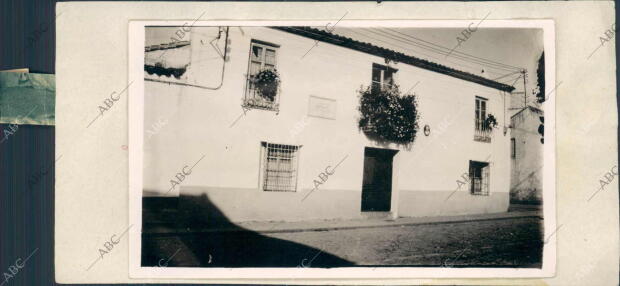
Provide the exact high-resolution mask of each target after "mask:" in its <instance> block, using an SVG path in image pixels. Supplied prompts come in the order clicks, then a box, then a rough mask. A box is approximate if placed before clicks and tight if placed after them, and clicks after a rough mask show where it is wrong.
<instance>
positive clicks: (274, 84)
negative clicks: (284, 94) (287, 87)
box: [251, 69, 280, 101]
mask: <svg viewBox="0 0 620 286" xmlns="http://www.w3.org/2000/svg"><path fill="white" fill-rule="evenodd" d="M251 81H252V84H253V85H254V88H256V92H257V93H258V95H260V96H261V97H263V98H265V99H267V100H269V101H274V100H275V98H276V94H277V92H278V85H279V83H280V75H279V74H278V71H277V70H275V69H274V70H269V69H264V70H261V71H260V72H258V73H257V74H255V75H254V76H252V78H251Z"/></svg>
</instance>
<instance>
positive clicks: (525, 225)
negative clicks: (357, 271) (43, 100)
mask: <svg viewBox="0 0 620 286" xmlns="http://www.w3.org/2000/svg"><path fill="white" fill-rule="evenodd" d="M542 236H543V220H541V219H539V218H536V217H526V218H510V219H497V220H485V221H472V222H458V223H436V224H421V225H404V226H389V227H376V228H355V229H341V230H324V231H298V232H274V233H256V232H251V231H242V232H212V233H185V234H179V235H166V236H149V235H145V236H144V238H145V240H144V245H143V247H144V248H145V249H148V250H147V251H143V252H142V253H143V254H144V253H151V254H152V255H147V256H143V264H144V265H154V266H157V265H158V264H160V265H161V264H162V261H166V262H167V265H168V266H201V267H296V266H300V265H301V266H305V267H336V266H362V265H377V266H379V265H394V266H395V265H412V266H443V267H464V266H467V267H474V266H494V267H540V266H541V261H542V247H543V240H544V239H543V237H542ZM172 256H173V257H172ZM170 257H172V258H170ZM302 264H303V265H302Z"/></svg>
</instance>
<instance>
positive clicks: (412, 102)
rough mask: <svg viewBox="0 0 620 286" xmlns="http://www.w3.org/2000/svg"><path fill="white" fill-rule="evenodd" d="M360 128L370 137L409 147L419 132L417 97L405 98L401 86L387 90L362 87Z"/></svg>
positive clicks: (386, 88) (394, 86)
mask: <svg viewBox="0 0 620 286" xmlns="http://www.w3.org/2000/svg"><path fill="white" fill-rule="evenodd" d="M358 92H359V94H360V95H359V97H360V106H359V108H358V110H359V112H360V119H359V122H358V127H359V128H360V129H361V130H362V131H363V132H364V133H365V134H366V135H367V136H369V137H371V138H375V139H379V140H383V141H390V142H395V143H401V144H409V143H411V142H413V140H414V139H415V136H416V133H417V131H418V119H419V113H418V105H417V100H416V96H415V95H411V94H405V95H401V93H400V91H399V90H398V86H397V85H392V86H389V87H385V88H372V87H366V88H364V87H362V88H361V89H360V90H359V91H358Z"/></svg>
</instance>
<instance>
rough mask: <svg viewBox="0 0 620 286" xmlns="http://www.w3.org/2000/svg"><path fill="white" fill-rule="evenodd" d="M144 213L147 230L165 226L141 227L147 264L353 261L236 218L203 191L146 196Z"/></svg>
mask: <svg viewBox="0 0 620 286" xmlns="http://www.w3.org/2000/svg"><path fill="white" fill-rule="evenodd" d="M142 219H143V223H142V225H143V226H142V228H143V230H148V229H154V227H155V226H157V228H159V229H160V230H162V229H165V230H167V233H161V232H159V233H158V232H148V231H147V233H144V232H143V234H142V266H145V267H151V266H155V267H320V268H330V267H346V266H354V263H352V262H350V261H347V260H345V259H342V258H340V257H338V256H335V255H333V254H330V253H326V252H323V251H321V250H320V249H317V248H314V247H309V246H307V245H303V244H299V243H295V242H291V241H287V240H282V239H277V238H272V237H268V236H264V235H261V234H259V233H257V232H254V231H251V230H248V229H244V228H242V227H240V226H238V225H236V224H234V223H232V222H231V221H230V220H229V219H228V218H227V217H226V216H225V215H224V214H223V213H222V212H221V211H220V210H219V209H218V208H217V206H215V205H214V204H213V203H212V202H211V200H209V198H208V197H207V196H206V195H204V194H203V195H201V196H181V197H180V198H144V199H143V216H142ZM170 230H177V231H170ZM197 230H201V231H197ZM205 230H206V231H205ZM213 230H223V231H213Z"/></svg>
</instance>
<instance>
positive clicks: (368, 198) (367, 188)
mask: <svg viewBox="0 0 620 286" xmlns="http://www.w3.org/2000/svg"><path fill="white" fill-rule="evenodd" d="M396 152H398V151H396V150H388V149H378V148H368V147H366V148H365V149H364V181H363V183H362V211H363V212H388V211H390V209H391V201H392V160H393V158H394V155H395V154H396Z"/></svg>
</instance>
